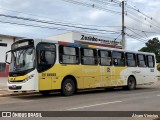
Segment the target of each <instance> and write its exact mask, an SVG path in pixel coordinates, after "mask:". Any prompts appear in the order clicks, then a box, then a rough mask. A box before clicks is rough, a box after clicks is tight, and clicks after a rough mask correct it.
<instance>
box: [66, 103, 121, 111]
mask: <svg viewBox="0 0 160 120" xmlns="http://www.w3.org/2000/svg"><path fill="white" fill-rule="evenodd" d="M120 102H122V101H114V102H106V103H99V104H93V105H87V106H82V107H75V108H69V109H67V110H76V109H83V108H88V107H94V106H100V105H108V104H114V103H120Z"/></svg>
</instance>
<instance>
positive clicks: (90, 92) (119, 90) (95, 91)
mask: <svg viewBox="0 0 160 120" xmlns="http://www.w3.org/2000/svg"><path fill="white" fill-rule="evenodd" d="M153 91H160V88H153V87H138V88H137V89H136V90H124V89H122V88H121V87H119V88H115V89H107V90H104V89H92V90H83V91H82V90H81V91H78V92H77V93H76V94H75V96H83V95H93V94H104V93H106V95H111V94H139V93H146V92H153ZM9 97H12V98H19V99H29V100H37V99H49V98H60V97H65V96H63V95H61V94H60V92H53V93H51V94H50V95H49V96H43V95H41V94H31V95H20V96H9ZM69 97H74V96H69Z"/></svg>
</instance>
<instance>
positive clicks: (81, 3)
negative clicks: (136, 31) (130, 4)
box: [62, 0, 121, 15]
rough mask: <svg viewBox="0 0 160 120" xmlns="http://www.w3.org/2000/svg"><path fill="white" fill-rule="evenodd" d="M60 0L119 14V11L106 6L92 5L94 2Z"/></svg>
mask: <svg viewBox="0 0 160 120" xmlns="http://www.w3.org/2000/svg"><path fill="white" fill-rule="evenodd" d="M62 1H65V2H69V3H73V4H76V5H81V6H85V7H90V8H95V9H99V10H103V11H107V12H111V13H115V14H119V15H121V12H118V11H114V10H110V9H106V8H102V7H100V6H97V5H94V4H89V3H84V2H79V1H76V0H62Z"/></svg>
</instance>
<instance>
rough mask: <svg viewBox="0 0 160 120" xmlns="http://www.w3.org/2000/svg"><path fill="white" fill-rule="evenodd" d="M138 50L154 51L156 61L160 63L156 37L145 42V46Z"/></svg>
mask: <svg viewBox="0 0 160 120" xmlns="http://www.w3.org/2000/svg"><path fill="white" fill-rule="evenodd" d="M139 51H142V52H151V53H155V55H156V59H157V63H160V42H159V40H158V38H153V39H152V40H149V41H148V42H146V46H145V47H143V48H141V49H140V50H139Z"/></svg>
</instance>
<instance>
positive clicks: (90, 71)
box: [81, 48, 100, 88]
mask: <svg viewBox="0 0 160 120" xmlns="http://www.w3.org/2000/svg"><path fill="white" fill-rule="evenodd" d="M81 62H82V76H83V79H84V88H95V87H96V81H97V80H98V76H99V71H100V70H99V67H98V65H97V64H98V60H97V50H96V49H88V48H81Z"/></svg>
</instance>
